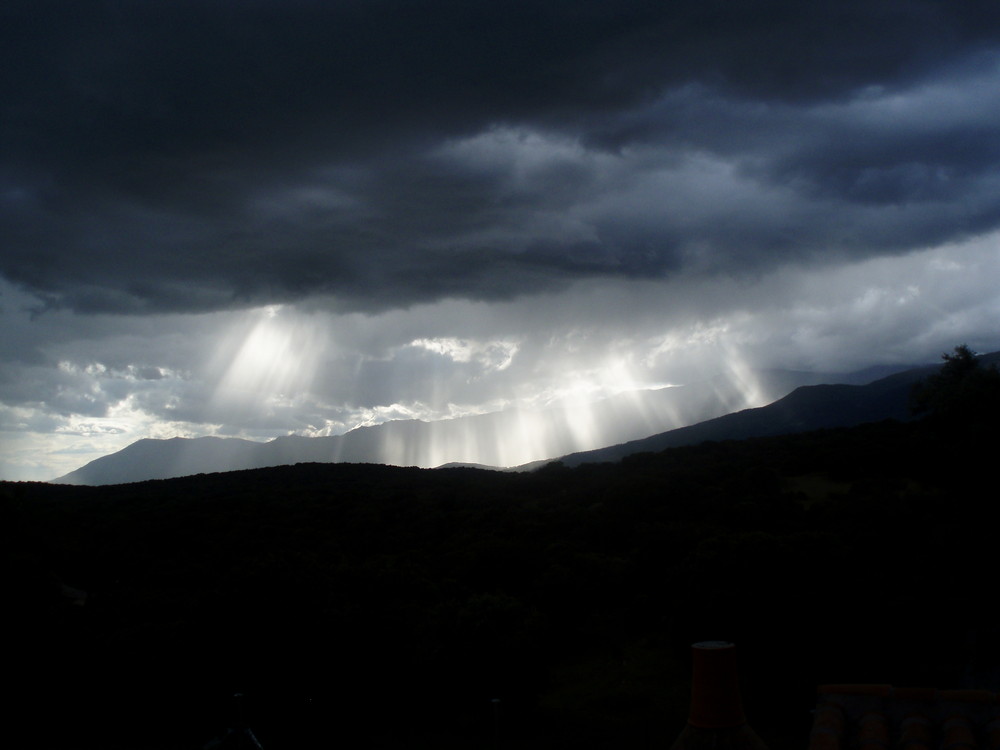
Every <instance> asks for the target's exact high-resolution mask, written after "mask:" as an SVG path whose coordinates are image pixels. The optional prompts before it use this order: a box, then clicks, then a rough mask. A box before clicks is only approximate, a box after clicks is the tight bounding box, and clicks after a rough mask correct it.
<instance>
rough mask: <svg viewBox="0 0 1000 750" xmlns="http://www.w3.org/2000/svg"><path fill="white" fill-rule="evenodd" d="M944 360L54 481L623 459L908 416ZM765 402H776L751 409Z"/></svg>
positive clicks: (162, 443)
mask: <svg viewBox="0 0 1000 750" xmlns="http://www.w3.org/2000/svg"><path fill="white" fill-rule="evenodd" d="M936 369H937V366H929V367H923V368H916V369H911V370H906V371H903V372H897V373H896V374H893V375H889V376H888V377H884V378H880V379H878V380H875V381H874V382H869V381H871V379H872V377H873V376H876V375H877V374H879V373H880V372H885V371H884V370H882V371H878V370H866V371H863V372H860V373H855V374H853V375H823V374H815V373H801V372H790V371H747V372H743V373H741V374H740V377H735V376H719V377H716V378H713V379H710V380H706V381H703V382H700V383H694V384H691V385H685V386H679V387H673V388H661V389H655V390H645V391H630V392H625V393H621V394H618V395H616V396H612V397H609V398H606V399H603V400H600V401H597V402H595V403H593V404H589V405H583V404H576V403H561V404H556V405H553V406H552V407H551V408H548V409H545V410H542V411H535V412H532V411H518V410H511V411H501V412H494V413H490V414H482V415H476V416H469V417H461V418H456V419H448V420H441V421H436V422H423V421H419V420H401V421H394V422H386V423H384V424H381V425H375V426H370V427H359V428H357V429H355V430H352V431H350V432H348V433H345V434H343V435H337V436H331V437H301V436H295V435H290V436H286V437H279V438H275V439H274V440H271V441H269V442H266V443H259V442H254V441H250V440H242V439H238V438H218V437H202V438H171V439H167V440H153V439H144V440H139V441H137V442H135V443H133V444H131V445H129V446H128V447H126V448H124V449H122V450H120V451H118V452H117V453H113V454H111V455H108V456H104V457H102V458H99V459H96V460H94V461H91V462H90V463H88V464H86V465H85V466H83V467H81V468H79V469H77V470H75V471H72V472H70V473H69V474H66V475H65V476H62V477H59V478H58V479H54V480H52V481H53V482H55V483H60V484H85V485H103V484H123V483H127V482H139V481H144V480H149V479H168V478H171V477H179V476H188V475H192V474H201V473H211V472H219V471H234V470H238V469H252V468H263V467H266V466H281V465H286V464H295V463H307V462H321V463H322V462H334V463H337V462H351V463H381V464H392V465H397V466H421V467H427V468H430V467H436V466H442V465H454V464H463V465H478V466H485V467H509V466H517V467H519V468H531V467H533V466H536V465H541V464H544V463H547V462H548V461H551V460H556V457H560V456H561V457H562V458H561V459H559V460H561V461H562V462H563V463H565V464H567V465H577V464H580V463H585V462H590V461H614V460H618V459H620V458H621V457H622V456H625V455H628V454H630V453H636V452H640V451H654V450H662V449H664V448H668V447H672V446H678V445H690V444H694V443H699V442H703V441H705V440H721V439H740V438H745V437H754V436H763V435H777V434H782V433H789V432H797V431H803V430H810V429H818V428H823V427H835V426H846V425H852V424H859V423H863V422H869V421H877V420H880V419H887V418H894V419H906V418H907V417H908V411H907V400H908V396H909V389H910V386H911V384H912V383H913V382H915V381H916V380H918V379H920V378H922V377H926V376H927V375H928V374H930V373H932V372H934V371H935V370H936ZM831 382H832V383H836V384H829V383H831ZM860 383H867V384H865V385H861V384H860ZM775 399H778V400H777V401H775ZM768 402H773V403H770V405H769V406H764V407H759V408H748V407H752V406H754V404H755V403H756V404H760V403H768ZM609 445H610V446H611V447H605V446H609Z"/></svg>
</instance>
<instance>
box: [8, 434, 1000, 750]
mask: <svg viewBox="0 0 1000 750" xmlns="http://www.w3.org/2000/svg"><path fill="white" fill-rule="evenodd" d="M995 450H996V445H995V443H993V444H990V443H989V441H985V442H984V441H983V440H982V437H981V434H980V433H976V436H975V439H973V438H972V437H970V436H969V435H964V434H963V433H962V431H961V429H960V426H956V425H955V424H954V423H953V422H948V423H946V424H939V423H935V422H933V421H926V420H925V421H922V422H917V423H910V424H905V425H904V424H900V423H896V422H884V423H878V424H872V425H865V426H862V427H858V428H853V429H844V430H833V431H824V432H818V433H808V434H801V435H792V436H786V437H780V438H766V439H758V440H750V441H743V442H735V441H734V442H723V443H707V444H704V445H701V446H698V447H692V448H678V449H673V450H669V451H665V452H663V453H659V454H640V455H635V456H632V457H630V458H628V459H626V460H624V461H623V462H622V463H621V464H598V465H585V466H580V467H577V468H572V469H571V468H566V467H562V466H560V465H558V464H554V465H550V466H548V467H546V468H544V469H542V470H539V471H537V472H535V473H532V474H509V473H500V472H488V471H479V470H473V469H448V470H419V469H401V468H393V467H384V466H372V465H348V464H302V465H298V466H292V467H281V468H274V469H261V470H253V471H244V472H233V473H227V474H213V475H202V476H196V477H189V478H183V479H173V480H165V481H154V482H144V483H139V484H132V485H119V486H110V487H96V488H91V487H66V486H52V485H44V484H31V483H18V484H11V483H6V484H3V485H2V488H0V493H2V499H3V508H2V512H3V514H4V517H3V521H4V534H5V540H4V546H5V558H4V577H5V584H6V585H5V590H6V591H8V592H10V594H11V602H12V606H11V607H10V612H11V615H10V617H11V619H12V622H13V623H14V625H15V627H14V630H13V632H14V634H13V635H12V636H8V638H9V639H10V641H9V650H10V652H11V653H12V654H13V655H14V658H13V662H14V663H13V666H12V667H11V670H10V675H11V681H12V683H13V684H15V685H16V686H17V690H16V691H15V692H16V697H15V698H13V699H12V702H10V703H9V705H8V708H10V709H11V715H13V716H18V717H20V718H21V719H22V721H20V722H19V723H18V731H19V732H20V733H21V736H22V742H23V743H24V744H23V746H25V747H46V746H48V747H56V746H58V747H101V748H115V747H122V748H125V747H128V748H143V747H164V748H166V747H178V748H180V747H200V746H202V744H204V743H205V742H206V741H208V740H210V739H211V738H212V737H213V736H217V735H219V734H220V733H221V732H222V731H223V730H224V729H225V727H226V726H227V720H228V714H227V712H228V710H229V709H228V701H229V698H230V696H231V695H232V694H233V693H236V692H242V693H244V694H245V695H246V711H247V715H248V717H249V720H250V723H251V725H253V726H254V729H255V731H256V733H257V736H258V737H259V738H260V740H261V742H262V743H263V745H264V747H265V748H268V749H269V750H274V749H279V750H280V748H305V747H313V746H324V747H332V746H334V745H335V744H341V745H344V746H350V747H357V748H362V747H404V746H405V747H431V746H434V747H452V746H454V747H465V748H474V747H479V746H483V747H487V746H490V743H491V742H492V741H493V739H494V734H495V733H497V732H498V731H499V734H500V738H501V740H502V741H504V742H507V743H508V745H509V746H510V747H521V746H525V747H527V746H529V745H527V744H522V745H518V744H516V743H517V742H522V743H527V742H528V741H529V740H531V739H537V740H538V741H539V742H540V743H541V742H544V745H540V746H545V747H549V748H558V747H611V746H615V747H635V748H644V747H650V748H652V747H663V746H664V743H669V742H670V740H671V739H672V738H673V737H674V736H675V735H676V734H677V732H679V730H680V728H681V726H682V725H683V722H684V719H685V713H686V709H687V699H688V692H687V691H688V671H687V670H688V666H687V654H688V651H687V649H688V646H689V644H690V643H691V642H693V641H695V640H704V639H715V638H722V639H730V640H733V641H736V642H737V643H738V644H739V647H740V652H741V659H742V671H743V680H744V684H745V699H746V703H747V710H748V713H749V715H750V716H751V721H752V723H753V724H754V726H755V727H756V728H757V729H758V732H759V733H760V734H761V735H762V736H763V737H764V739H765V741H769V742H770V743H771V744H772V747H773V748H782V747H793V746H798V745H801V744H802V743H804V742H805V736H806V732H807V731H808V722H809V716H808V709H809V707H810V706H811V704H812V702H813V700H814V693H813V690H814V687H815V685H816V684H817V683H820V682H845V681H846V682H860V681H872V682H891V683H894V684H897V685H931V686H937V687H954V686H959V685H962V684H967V683H969V682H970V681H975V680H979V681H980V684H979V685H977V686H980V687H991V688H992V689H1000V685H998V684H982V682H983V681H989V680H992V679H995V678H996V676H997V675H998V674H1000V672H998V671H997V666H998V664H997V660H996V649H995V647H992V646H990V645H989V643H988V641H989V639H988V637H987V636H989V635H990V634H991V633H992V635H993V636H996V635H997V632H996V627H995V626H991V624H990V623H991V616H989V615H988V613H987V611H986V610H987V608H988V607H990V606H991V605H992V603H993V600H994V599H995V597H994V596H993V594H992V593H991V592H993V591H994V588H995V587H994V577H995V574H994V568H995V545H996V530H995V526H993V525H992V524H991V522H990V520H989V518H990V517H989V515H987V513H986V511H987V510H988V506H989V505H991V504H992V502H993V500H992V497H991V493H984V492H983V491H982V489H981V487H980V484H981V480H982V477H983V476H988V474H986V470H987V469H988V467H989V466H990V465H991V464H990V463H989V460H990V459H992V458H993V456H994V455H995ZM81 591H85V592H86V594H87V598H86V603H85V604H84V605H83V606H80V605H79V601H80V592H81ZM494 699H499V701H500V702H499V703H494V702H493V701H494ZM331 738H333V739H331ZM348 738H349V739H348ZM15 746H16V745H15Z"/></svg>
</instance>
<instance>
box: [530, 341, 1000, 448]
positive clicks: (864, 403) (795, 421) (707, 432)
mask: <svg viewBox="0 0 1000 750" xmlns="http://www.w3.org/2000/svg"><path fill="white" fill-rule="evenodd" d="M979 362H980V364H981V365H985V366H991V365H998V364H1000V352H994V353H992V354H984V355H982V356H981V357H980V358H979ZM939 369H940V365H928V366H925V367H916V368H912V369H909V370H904V371H902V372H897V373H894V374H892V375H889V376H887V377H883V378H880V379H878V380H875V381H873V382H871V383H868V384H866V385H852V384H848V383H839V384H833V385H811V386H803V387H800V388H796V389H795V390H794V391H792V392H791V393H789V394H788V395H787V396H785V397H784V398H781V399H779V400H777V401H775V402H774V403H772V404H768V405H767V406H761V407H758V408H753V409H744V410H743V411H739V412H735V413H732V414H726V415H724V416H721V417H717V418H715V419H709V420H706V421H704V422H699V423H697V424H692V425H689V426H686V427H681V428H678V429H675V430H670V431H668V432H663V433H661V434H659V435H652V436H650V437H647V438H643V439H640V440H631V441H628V442H625V443H621V444H618V445H613V446H610V447H607V448H598V449H596V450H591V451H581V452H578V453H572V454H569V455H566V456H563V457H562V458H561V459H559V460H560V461H561V462H562V463H563V464H565V465H566V466H579V465H580V464H584V463H599V462H605V461H620V460H621V459H622V458H624V457H625V456H629V455H632V454H634V453H644V452H655V451H662V450H666V449H667V448H676V447H679V446H682V445H698V444H700V443H704V442H705V441H708V440H745V439H747V438H754V437H768V436H771V435H787V434H791V433H795V432H808V431H810V430H822V429H830V428H835V427H852V426H854V425H858V424H864V423H866V422H877V421H881V420H883V419H896V420H899V421H905V420H908V419H911V418H912V414H911V412H910V392H911V390H912V388H913V385H914V383H917V382H918V381H920V380H923V379H924V378H926V377H927V376H929V375H933V374H934V373H935V372H937V371H938V370H939ZM544 463H546V462H544V461H542V462H538V464H544ZM524 468H531V467H524Z"/></svg>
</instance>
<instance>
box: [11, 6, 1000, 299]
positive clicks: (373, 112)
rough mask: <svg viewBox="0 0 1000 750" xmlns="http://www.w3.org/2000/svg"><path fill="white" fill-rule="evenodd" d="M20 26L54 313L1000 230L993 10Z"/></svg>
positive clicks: (35, 199) (501, 280) (17, 67)
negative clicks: (62, 307)
mask: <svg viewBox="0 0 1000 750" xmlns="http://www.w3.org/2000/svg"><path fill="white" fill-rule="evenodd" d="M0 25H2V27H3V31H2V32H0V33H2V34H3V38H2V39H0V50H2V52H0V55H2V59H0V68H2V70H4V71H5V72H4V73H3V90H2V92H0V93H2V101H3V105H2V106H3V117H2V123H3V125H2V133H0V135H2V138H3V142H4V143H5V154H6V155H7V156H6V157H5V162H6V163H5V164H4V165H3V169H2V172H0V181H2V203H0V206H2V213H0V220H2V230H3V235H4V237H5V238H6V239H5V247H4V250H3V254H2V258H0V272H2V273H3V274H4V275H5V276H7V277H8V278H10V279H12V280H14V281H16V282H18V283H21V284H24V285H25V286H27V287H28V288H31V289H33V290H35V291H37V292H38V293H39V294H40V295H41V296H42V297H43V298H44V299H45V300H47V302H48V303H49V304H50V305H56V306H60V305H66V306H69V307H71V308H74V309H78V310H81V311H106V312H110V311H122V312H153V311H165V310H175V311H182V310H207V309H220V308H226V307H232V306H245V305H247V304H254V303H262V302H269V301H275V300H284V301H289V300H294V299H297V298H300V297H302V296H303V295H310V294H327V295H332V296H334V297H335V298H336V299H337V300H338V303H339V304H340V305H341V307H342V309H368V310H378V309H385V308H387V307H392V306H398V305H407V304H411V303H414V302H420V301H428V300H433V299H438V298H441V297H445V296H463V297H468V298H473V299H476V298H481V299H500V298H509V297H511V296H514V295H517V294H520V293H523V292H533V291H537V290H539V289H544V288H550V287H558V286H559V285H561V284H562V283H564V282H565V281H566V280H571V279H575V278H581V277H588V276H593V275H609V274H610V275H625V276H633V277H635V276H638V277H643V276H659V275H663V274H669V273H671V272H675V271H676V270H678V269H679V268H683V267H688V266H690V265H692V264H695V265H701V266H704V267H706V268H713V269H720V268H724V269H726V270H727V271H731V270H734V269H735V270H739V269H741V268H756V267H761V266H763V267H768V266H771V265H773V264H774V263H775V262H782V261H786V260H789V259H796V258H813V257H815V256H822V255H824V254H828V253H834V254H836V253H848V254H855V255H857V254H870V253H879V252H884V251H886V250H904V249H907V248H909V247H911V246H912V244H913V242H914V241H916V240H917V239H918V238H919V241H921V242H923V243H927V242H940V241H945V240H948V239H954V238H957V237H961V236H965V235H968V234H972V233H976V232H981V231H985V230H988V229H991V228H993V227H995V226H996V225H997V223H998V221H1000V211H998V206H1000V201H998V200H997V198H998V197H1000V196H998V185H997V184H996V179H995V178H994V177H993V175H994V174H995V172H996V166H997V161H998V157H1000V153H998V150H1000V147H998V146H997V144H998V143H1000V137H998V136H1000V132H998V130H1000V125H997V123H998V122H1000V117H997V115H998V114H1000V112H998V104H1000V102H998V99H997V94H996V91H997V90H998V87H997V83H998V73H997V57H996V50H997V44H998V41H1000V11H997V10H996V6H995V5H994V4H992V3H986V2H983V3H974V2H958V3H956V2H905V3H902V2H864V3H860V2H859V3H844V2H820V3H799V2H759V1H758V2H739V3H734V2H731V1H729V2H724V3H723V2H718V3H712V2H708V3H706V2H704V1H703V0H701V1H699V2H697V3H695V2H675V3H659V2H656V3H652V2H650V3H643V2H633V3H624V4H621V3H616V4H614V5H609V4H607V3H587V2H582V3H581V2H579V1H578V0H574V2H565V3H562V2H546V3H541V4H540V3H536V2H515V3H499V4H498V3H468V2H454V3H452V2H433V3H431V2H426V3H414V2H358V3H355V2H339V3H317V2H282V3H270V2H263V1H262V2H250V3H240V4H233V3H227V2H198V3H194V2H181V3H174V2H171V3H160V2H152V3H103V2H102V3H96V2H79V3H73V4H72V5H70V6H67V5H66V4H65V3H44V2H43V3H37V2H32V3H16V2H15V3H7V4H6V5H5V11H4V18H3V23H2V24H0ZM491 128H492V130H491ZM491 133H492V134H493V135H494V137H492V138H491V136H490V134H491ZM518 138H521V142H520V143H518V142H517V139H518ZM531 138H535V139H537V140H538V142H537V143H535V144H534V145H533V144H532V143H530V139H531ZM477 139H478V140H479V142H478V143H477ZM490 148H492V149H493V150H494V151H495V154H494V158H492V159H491V158H490V155H489V153H488V152H489V149H490ZM532 148H534V152H535V153H532ZM560 149H561V151H560ZM484 152H485V153H484ZM531 159H535V160H536V161H535V163H525V164H519V163H518V161H519V160H521V161H522V162H523V161H525V160H528V161H530V160H531ZM692 191H694V192H695V195H694V196H692V195H691V193H692Z"/></svg>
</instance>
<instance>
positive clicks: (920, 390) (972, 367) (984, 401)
mask: <svg viewBox="0 0 1000 750" xmlns="http://www.w3.org/2000/svg"><path fill="white" fill-rule="evenodd" d="M941 358H942V359H943V360H944V364H943V365H942V366H941V369H940V370H939V371H938V372H937V374H935V375H931V376H930V377H929V378H926V379H925V380H923V381H921V382H919V383H917V384H916V385H915V386H914V388H913V391H912V393H911V399H910V405H911V408H912V410H913V413H914V414H928V415H930V416H932V417H934V418H936V419H938V420H940V421H944V422H948V423H951V422H956V421H967V422H970V423H976V422H982V421H984V420H985V419H991V418H994V417H995V416H996V415H997V414H998V412H1000V372H998V371H997V369H996V367H995V366H990V367H983V366H982V365H981V364H980V362H979V355H978V354H977V353H976V352H974V351H973V350H972V349H971V348H969V346H968V345H967V344H961V345H960V346H956V347H955V349H954V351H953V352H951V353H948V352H946V353H945V354H943V355H942V357H941Z"/></svg>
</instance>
